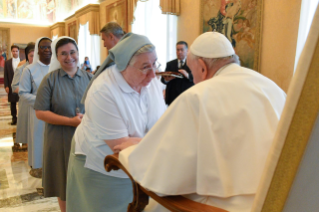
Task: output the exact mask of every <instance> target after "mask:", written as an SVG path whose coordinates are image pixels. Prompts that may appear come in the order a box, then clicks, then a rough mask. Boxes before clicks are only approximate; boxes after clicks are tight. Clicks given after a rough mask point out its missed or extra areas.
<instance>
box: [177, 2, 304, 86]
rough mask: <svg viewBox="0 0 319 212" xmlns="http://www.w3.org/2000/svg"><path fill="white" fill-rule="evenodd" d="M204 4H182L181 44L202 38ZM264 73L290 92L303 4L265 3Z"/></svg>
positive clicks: (180, 19) (179, 20)
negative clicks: (199, 36) (200, 22)
mask: <svg viewBox="0 0 319 212" xmlns="http://www.w3.org/2000/svg"><path fill="white" fill-rule="evenodd" d="M200 2H201V1H200V0H198V1H193V0H181V15H180V16H179V17H178V23H177V24H178V33H177V40H185V41H186V42H188V43H189V44H191V43H192V42H193V41H194V40H195V38H196V37H197V36H198V35H199V34H200V25H199V17H200ZM263 2H264V11H263V25H262V43H261V61H260V62H261V64H260V72H261V73H262V74H263V75H265V76H267V77H269V78H270V79H272V80H273V81H275V82H276V83H277V84H278V85H279V86H280V87H281V88H282V89H283V90H284V91H286V92H287V90H288V87H289V83H290V80H291V78H292V75H293V70H294V61H295V54H296V46H297V37H298V27H299V18H300V8H301V0H281V1H278V0H263Z"/></svg>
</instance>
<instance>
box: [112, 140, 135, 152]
mask: <svg viewBox="0 0 319 212" xmlns="http://www.w3.org/2000/svg"><path fill="white" fill-rule="evenodd" d="M138 143H139V141H136V140H128V141H125V142H123V143H121V144H119V145H116V146H115V147H114V149H113V152H114V153H119V152H120V151H122V150H123V149H126V148H128V147H130V146H133V145H135V144H138Z"/></svg>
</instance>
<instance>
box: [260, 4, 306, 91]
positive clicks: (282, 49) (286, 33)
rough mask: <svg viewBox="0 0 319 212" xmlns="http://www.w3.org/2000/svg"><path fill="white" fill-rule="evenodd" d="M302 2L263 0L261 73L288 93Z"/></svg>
mask: <svg viewBox="0 0 319 212" xmlns="http://www.w3.org/2000/svg"><path fill="white" fill-rule="evenodd" d="M300 8H301V0H282V1H278V0H264V16H263V32H262V43H261V73H262V74H263V75H265V76H267V77H269V78H270V79H272V80H273V81H275V82H276V83H277V84H278V85H279V86H280V87H281V88H282V89H283V90H284V91H286V92H287V90H288V87H289V84H290V81H291V78H292V76H293V71H294V63H295V55H296V48H297V38H298V28H299V18H300Z"/></svg>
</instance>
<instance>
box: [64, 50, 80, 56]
mask: <svg viewBox="0 0 319 212" xmlns="http://www.w3.org/2000/svg"><path fill="white" fill-rule="evenodd" d="M76 53H78V52H77V51H70V52H69V53H68V52H62V53H61V54H60V55H61V56H62V57H68V56H69V55H70V57H73V56H75V55H76Z"/></svg>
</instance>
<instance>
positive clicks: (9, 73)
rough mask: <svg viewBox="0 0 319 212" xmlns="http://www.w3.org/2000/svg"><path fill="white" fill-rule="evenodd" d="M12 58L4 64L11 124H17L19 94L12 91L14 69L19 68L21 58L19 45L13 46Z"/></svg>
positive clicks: (5, 86)
mask: <svg viewBox="0 0 319 212" xmlns="http://www.w3.org/2000/svg"><path fill="white" fill-rule="evenodd" d="M11 53H12V58H11V59H10V60H7V61H6V62H5V64H4V88H5V90H6V92H7V94H8V102H10V109H11V116H12V122H11V125H15V124H17V102H18V101H19V96H18V94H16V93H13V92H12V88H11V83H12V79H13V75H14V70H15V69H16V68H17V66H18V64H19V62H20V58H19V47H18V46H15V45H12V46H11Z"/></svg>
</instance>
